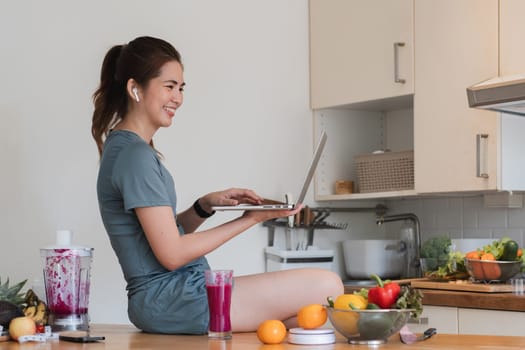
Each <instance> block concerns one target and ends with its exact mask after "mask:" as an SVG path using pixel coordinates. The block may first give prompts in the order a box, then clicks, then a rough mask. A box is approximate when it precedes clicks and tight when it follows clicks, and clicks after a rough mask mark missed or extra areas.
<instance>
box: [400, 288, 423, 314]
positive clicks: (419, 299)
mask: <svg viewBox="0 0 525 350" xmlns="http://www.w3.org/2000/svg"><path fill="white" fill-rule="evenodd" d="M396 308H397V309H414V311H413V312H411V313H410V317H412V318H418V317H419V315H421V313H422V312H423V294H422V293H421V291H420V290H419V289H415V288H412V286H410V285H402V286H401V293H400V294H399V298H397V301H396Z"/></svg>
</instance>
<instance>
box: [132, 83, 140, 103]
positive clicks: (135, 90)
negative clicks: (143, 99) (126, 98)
mask: <svg viewBox="0 0 525 350" xmlns="http://www.w3.org/2000/svg"><path fill="white" fill-rule="evenodd" d="M131 91H133V95H135V100H136V101H137V102H140V98H139V92H138V90H137V88H136V87H134V88H133V89H132V90H131Z"/></svg>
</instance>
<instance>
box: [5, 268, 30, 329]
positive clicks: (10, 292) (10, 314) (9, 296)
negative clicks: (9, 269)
mask: <svg viewBox="0 0 525 350" xmlns="http://www.w3.org/2000/svg"><path fill="white" fill-rule="evenodd" d="M26 282H27V280H25V281H22V282H19V283H17V284H16V285H14V286H12V287H10V286H9V278H8V279H7V280H6V281H5V282H4V283H2V280H1V279H0V325H2V326H4V327H7V326H8V325H9V322H10V321H11V319H13V318H15V317H18V316H23V315H24V313H23V312H22V308H23V307H24V304H25V296H24V294H23V293H20V290H21V289H22V288H23V287H24V285H25V284H26Z"/></svg>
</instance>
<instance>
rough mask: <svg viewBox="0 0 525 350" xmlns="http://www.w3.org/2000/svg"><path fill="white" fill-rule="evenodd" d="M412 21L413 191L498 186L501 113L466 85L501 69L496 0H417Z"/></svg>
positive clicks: (453, 190)
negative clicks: (473, 96)
mask: <svg viewBox="0 0 525 350" xmlns="http://www.w3.org/2000/svg"><path fill="white" fill-rule="evenodd" d="M415 27H416V34H415V43H414V47H415V60H416V65H415V73H414V75H415V85H416V87H417V88H416V91H415V94H414V167H415V181H416V191H417V192H419V193H433V192H458V191H478V190H489V189H496V187H497V139H498V135H497V132H498V127H497V126H498V125H497V121H498V116H497V113H494V112H487V111H482V110H477V109H472V108H469V106H468V103H467V96H466V88H467V87H468V86H470V85H473V84H475V83H478V82H480V81H482V80H486V79H489V78H491V77H495V76H497V75H498V1H497V0H483V1H480V0H460V1H457V0H445V1H443V0H441V1H433V0H422V1H421V0H418V1H415ZM478 145H479V147H478ZM478 169H479V170H478ZM478 172H479V174H478Z"/></svg>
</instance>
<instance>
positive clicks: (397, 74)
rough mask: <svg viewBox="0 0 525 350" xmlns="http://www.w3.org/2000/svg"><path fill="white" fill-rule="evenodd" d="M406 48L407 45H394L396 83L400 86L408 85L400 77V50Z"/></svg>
mask: <svg viewBox="0 0 525 350" xmlns="http://www.w3.org/2000/svg"><path fill="white" fill-rule="evenodd" d="M403 46H405V43H394V81H395V82H396V83H399V84H404V83H406V80H405V79H401V78H400V77H399V48H400V47H403Z"/></svg>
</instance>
